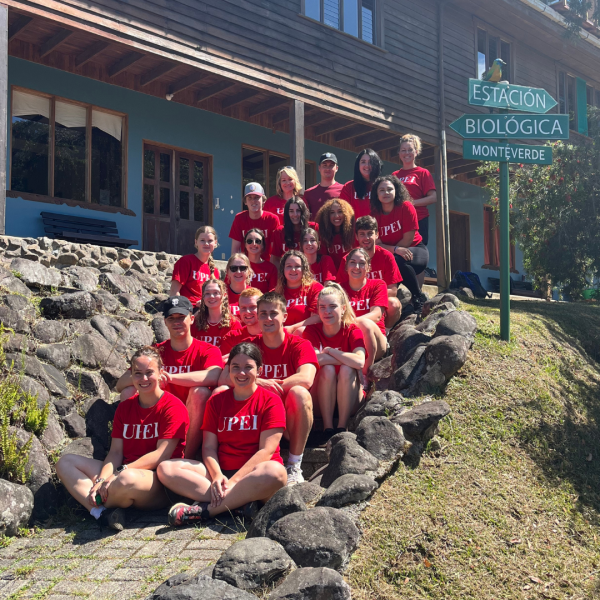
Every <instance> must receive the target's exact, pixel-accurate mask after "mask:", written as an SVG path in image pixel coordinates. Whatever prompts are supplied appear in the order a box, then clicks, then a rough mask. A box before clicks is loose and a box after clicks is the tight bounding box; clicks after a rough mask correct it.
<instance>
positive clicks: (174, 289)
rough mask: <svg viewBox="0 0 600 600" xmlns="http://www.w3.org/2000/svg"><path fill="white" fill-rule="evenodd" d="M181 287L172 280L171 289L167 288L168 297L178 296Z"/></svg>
mask: <svg viewBox="0 0 600 600" xmlns="http://www.w3.org/2000/svg"><path fill="white" fill-rule="evenodd" d="M182 287H183V285H181V283H180V282H179V281H175V280H174V279H173V280H172V281H171V287H170V288H169V296H179V295H180V294H179V290H181V288H182Z"/></svg>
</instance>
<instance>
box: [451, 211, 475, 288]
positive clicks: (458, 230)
mask: <svg viewBox="0 0 600 600" xmlns="http://www.w3.org/2000/svg"><path fill="white" fill-rule="evenodd" d="M450 267H451V269H452V276H453V277H454V273H456V271H470V270H471V228H470V223H469V215H468V214H465V213H458V212H454V211H450Z"/></svg>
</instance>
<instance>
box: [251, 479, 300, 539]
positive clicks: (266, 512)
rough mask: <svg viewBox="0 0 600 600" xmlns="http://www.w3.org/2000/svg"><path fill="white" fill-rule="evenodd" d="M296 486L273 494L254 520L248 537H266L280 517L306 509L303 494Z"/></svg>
mask: <svg viewBox="0 0 600 600" xmlns="http://www.w3.org/2000/svg"><path fill="white" fill-rule="evenodd" d="M295 488H296V486H293V487H284V488H281V489H280V490H278V491H277V492H275V494H273V496H272V497H271V498H270V499H269V500H268V501H267V503H266V504H265V505H264V506H263V507H262V508H261V509H260V511H259V513H258V514H257V515H256V517H255V518H254V520H253V521H252V524H251V525H250V529H248V533H247V535H246V539H250V538H257V537H260V538H262V537H265V535H266V534H267V531H268V530H269V528H270V527H271V526H272V525H274V524H275V523H276V522H277V521H279V519H281V518H283V517H285V516H286V515H290V514H292V513H295V512H301V511H304V510H306V504H305V502H304V500H303V499H302V495H301V494H300V493H299V492H297V491H296V489H295Z"/></svg>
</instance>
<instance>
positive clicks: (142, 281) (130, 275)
mask: <svg viewBox="0 0 600 600" xmlns="http://www.w3.org/2000/svg"><path fill="white" fill-rule="evenodd" d="M125 279H134V280H136V281H137V282H138V285H140V287H142V288H144V289H145V290H148V291H149V292H153V293H155V294H160V293H161V292H162V291H163V289H162V285H161V284H160V283H159V282H158V281H156V279H154V278H153V277H151V276H150V275H147V274H146V273H140V272H139V271H134V270H133V269H132V270H130V271H127V275H126V276H125Z"/></svg>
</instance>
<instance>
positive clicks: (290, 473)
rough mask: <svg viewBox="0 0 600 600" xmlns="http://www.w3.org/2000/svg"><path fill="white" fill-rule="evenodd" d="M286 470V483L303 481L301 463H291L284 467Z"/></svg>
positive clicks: (293, 483)
mask: <svg viewBox="0 0 600 600" xmlns="http://www.w3.org/2000/svg"><path fill="white" fill-rule="evenodd" d="M285 470H286V471H287V484H288V485H296V484H297V483H304V476H303V475H302V465H301V464H300V463H293V464H291V465H287V466H286V467H285Z"/></svg>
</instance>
